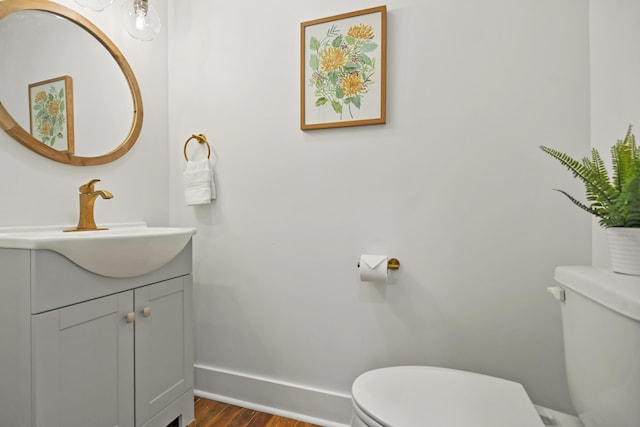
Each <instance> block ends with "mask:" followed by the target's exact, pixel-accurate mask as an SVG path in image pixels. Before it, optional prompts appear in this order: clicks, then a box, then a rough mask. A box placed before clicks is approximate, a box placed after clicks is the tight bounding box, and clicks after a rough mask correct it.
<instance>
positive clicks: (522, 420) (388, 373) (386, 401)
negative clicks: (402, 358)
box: [351, 366, 582, 427]
mask: <svg viewBox="0 0 640 427" xmlns="http://www.w3.org/2000/svg"><path fill="white" fill-rule="evenodd" d="M351 391H352V405H353V416H352V421H351V426H352V427H423V426H435V427H515V426H517V427H544V425H545V424H544V423H543V418H542V417H541V415H542V416H543V417H545V419H547V420H551V421H552V422H553V424H552V425H554V426H556V427H582V424H581V423H580V421H579V420H578V418H576V417H572V416H570V415H567V414H562V413H559V412H556V411H551V410H548V409H546V408H542V407H536V406H535V405H534V404H533V403H532V402H531V400H530V399H529V396H528V395H527V393H526V391H525V389H524V387H523V386H522V385H521V384H519V383H516V382H513V381H508V380H504V379H500V378H495V377H491V376H488V375H482V374H477V373H473V372H465V371H459V370H455V369H446V368H439V367H433V366H395V367H389V368H382V369H376V370H373V371H369V372H365V373H364V374H362V375H360V376H359V377H358V378H357V379H356V380H355V381H354V383H353V387H352V390H351ZM539 412H541V414H539ZM561 422H562V424H561Z"/></svg>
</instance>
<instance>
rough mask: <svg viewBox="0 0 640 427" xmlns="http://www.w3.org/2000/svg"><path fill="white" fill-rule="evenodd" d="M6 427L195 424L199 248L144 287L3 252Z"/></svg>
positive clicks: (1, 385)
mask: <svg viewBox="0 0 640 427" xmlns="http://www.w3.org/2000/svg"><path fill="white" fill-rule="evenodd" d="M0 277H1V278H2V282H1V285H0V344H1V350H0V425H2V426H6V427H28V426H31V427H89V426H90V427H165V426H167V425H168V424H169V423H171V422H172V421H173V420H174V419H176V418H178V419H180V424H179V425H180V426H182V427H186V426H187V425H188V424H189V423H190V422H191V421H192V420H193V384H194V378H193V347H194V344H193V333H194V325H193V313H192V308H193V284H192V276H191V243H189V244H187V246H186V247H185V248H184V249H183V250H182V251H181V252H180V253H179V254H178V256H176V257H175V258H174V259H173V260H171V261H170V262H169V263H168V264H166V265H165V266H163V267H161V268H160V269H158V270H155V271H153V272H151V273H148V274H145V275H143V276H139V277H130V278H120V279H116V278H109V277H104V276H100V275H96V274H93V273H90V272H88V271H87V270H84V269H82V268H80V267H78V266H76V265H75V264H73V263H72V262H70V261H69V260H68V259H66V258H65V257H63V256H61V255H59V254H57V253H56V252H52V251H48V250H23V249H0Z"/></svg>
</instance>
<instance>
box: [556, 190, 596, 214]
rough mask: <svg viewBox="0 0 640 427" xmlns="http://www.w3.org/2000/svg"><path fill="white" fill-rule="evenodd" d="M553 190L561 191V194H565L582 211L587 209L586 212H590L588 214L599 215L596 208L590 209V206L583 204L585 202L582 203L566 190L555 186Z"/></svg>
mask: <svg viewBox="0 0 640 427" xmlns="http://www.w3.org/2000/svg"><path fill="white" fill-rule="evenodd" d="M554 190H555V191H557V192H558V193H562V194H564V195H565V196H567V198H568V199H569V200H571V201H572V202H573V203H574V204H575V205H576V206H578V207H579V208H580V209H582V210H584V211H587V212H589V213H590V214H592V215H595V216H600V215H599V214H598V211H597V210H594V209H592V208H591V207H589V206H587V205H585V204H584V203H582V202H581V201H580V200H578V199H576V198H575V197H573V196H572V195H571V194H569V193H567V192H566V191H564V190H558V189H557V188H554Z"/></svg>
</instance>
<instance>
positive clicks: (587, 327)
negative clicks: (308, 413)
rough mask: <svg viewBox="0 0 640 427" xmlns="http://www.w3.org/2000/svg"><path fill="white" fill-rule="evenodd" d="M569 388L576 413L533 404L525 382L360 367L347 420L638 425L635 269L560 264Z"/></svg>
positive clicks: (425, 426)
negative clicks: (615, 270)
mask: <svg viewBox="0 0 640 427" xmlns="http://www.w3.org/2000/svg"><path fill="white" fill-rule="evenodd" d="M555 279H556V281H558V282H559V283H560V284H561V285H562V286H561V287H558V288H551V289H550V291H552V293H553V294H554V295H555V296H556V298H558V299H559V300H561V301H562V324H563V333H564V347H565V348H564V350H565V363H566V370H567V382H568V384H569V391H570V394H571V399H572V401H573V404H574V407H575V409H576V412H577V413H578V416H579V419H578V418H576V417H574V416H570V415H567V414H562V413H559V412H556V411H552V410H549V409H546V408H542V407H539V406H536V405H534V404H533V403H532V402H531V400H530V399H529V397H528V396H527V393H526V392H525V389H524V388H523V387H522V385H520V384H518V383H515V382H512V381H507V380H503V379H499V378H495V377H490V376H487V375H481V374H476V373H472V372H464V371H459V370H454V369H445V368H437V367H430V366H396V367H389V368H382V369H377V370H373V371H369V372H365V373H364V374H362V375H360V376H359V377H358V378H357V379H356V380H355V381H354V383H353V387H352V402H353V417H352V423H351V426H352V427H543V426H544V425H545V424H547V425H553V426H558V427H583V426H584V427H640V276H626V275H622V274H617V273H612V272H610V271H609V270H608V269H599V268H595V267H587V266H584V267H583V266H577V267H558V268H557V269H556V272H555Z"/></svg>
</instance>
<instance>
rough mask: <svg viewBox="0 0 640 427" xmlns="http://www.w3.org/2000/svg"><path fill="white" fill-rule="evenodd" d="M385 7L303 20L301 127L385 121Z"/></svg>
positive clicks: (301, 30)
mask: <svg viewBox="0 0 640 427" xmlns="http://www.w3.org/2000/svg"><path fill="white" fill-rule="evenodd" d="M386 39H387V7H386V6H379V7H374V8H370V9H364V10H359V11H356V12H350V13H344V14H342V15H336V16H330V17H328V18H322V19H316V20H313V21H308V22H303V23H301V24H300V128H301V129H302V130H309V129H322V128H334V127H343V126H360V125H372V124H381V123H385V121H386V61H387V43H386Z"/></svg>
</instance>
